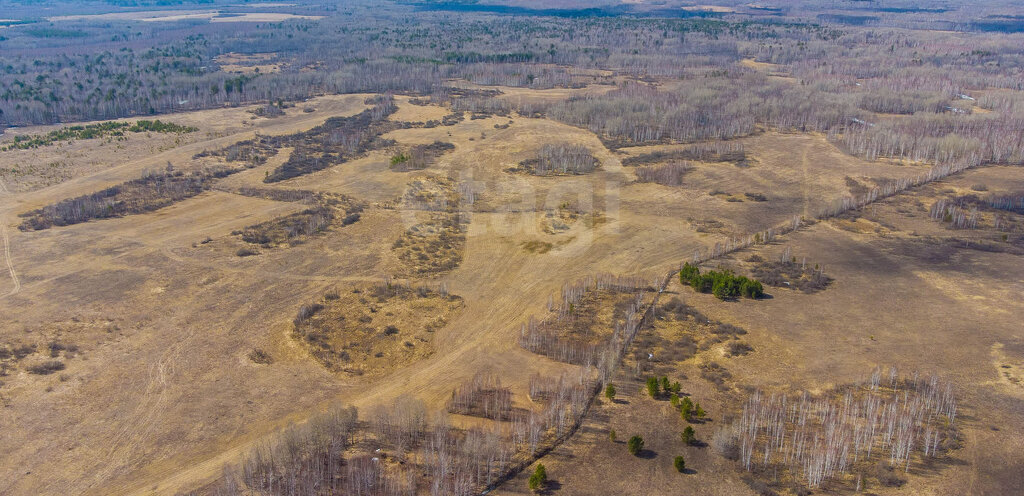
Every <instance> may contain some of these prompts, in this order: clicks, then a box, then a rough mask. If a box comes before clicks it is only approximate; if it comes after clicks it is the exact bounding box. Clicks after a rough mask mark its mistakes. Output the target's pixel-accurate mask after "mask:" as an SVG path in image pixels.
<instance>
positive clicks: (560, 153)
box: [519, 143, 598, 176]
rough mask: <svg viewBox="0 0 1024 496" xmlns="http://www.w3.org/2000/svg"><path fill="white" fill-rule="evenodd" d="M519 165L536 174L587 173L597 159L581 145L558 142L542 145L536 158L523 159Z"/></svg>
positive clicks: (593, 166)
mask: <svg viewBox="0 0 1024 496" xmlns="http://www.w3.org/2000/svg"><path fill="white" fill-rule="evenodd" d="M519 166H520V168H521V169H522V170H525V171H527V172H529V173H530V174H534V175H538V176H547V175H571V174H587V173H589V172H593V171H594V169H596V168H597V166H598V161H597V159H596V158H594V156H593V155H591V154H590V150H589V149H587V147H585V146H583V145H573V144H569V143H560V144H555V145H552V144H547V145H544V146H542V147H541V148H540V151H539V152H538V153H537V158H535V159H530V160H524V161H522V162H520V164H519Z"/></svg>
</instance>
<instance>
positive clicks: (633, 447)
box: [626, 436, 644, 456]
mask: <svg viewBox="0 0 1024 496" xmlns="http://www.w3.org/2000/svg"><path fill="white" fill-rule="evenodd" d="M626 449H627V450H629V454H631V455H633V456H637V455H638V454H640V452H641V451H643V449H644V438H642V437H640V436H633V437H631V438H629V441H627V442H626Z"/></svg>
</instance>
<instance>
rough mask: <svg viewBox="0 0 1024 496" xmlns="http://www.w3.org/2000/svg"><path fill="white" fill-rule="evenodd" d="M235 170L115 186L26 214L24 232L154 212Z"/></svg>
mask: <svg viewBox="0 0 1024 496" xmlns="http://www.w3.org/2000/svg"><path fill="white" fill-rule="evenodd" d="M232 172H235V171H233V170H229V169H216V170H210V171H202V172H191V173H188V174H186V173H183V172H181V171H168V172H165V173H157V174H149V175H146V176H144V177H142V178H139V179H133V180H131V181H128V182H125V183H122V184H119V185H117V186H112V187H109V188H106V189H104V190H101V191H98V192H96V193H92V194H88V195H83V196H79V197H76V198H70V199H67V200H62V201H60V202H58V203H54V204H52V205H48V206H46V207H43V208H41V209H38V210H33V211H31V212H27V213H24V214H22V215H21V216H22V217H25V218H26V219H25V221H24V222H22V223H21V225H20V226H19V228H20V229H21V230H22V231H31V230H40V229H48V228H50V227H53V226H66V225H70V224H78V223H81V222H86V221H88V220H90V219H105V218H110V217H122V216H125V215H130V214H140V213H145V212H151V211H153V210H157V209H160V208H163V207H166V206H168V205H171V204H173V203H176V202H179V201H181V200H184V199H186V198H190V197H193V196H195V195H198V194H199V193H201V192H203V191H205V190H206V189H207V188H208V187H209V185H210V183H211V181H212V180H213V179H216V178H221V177H225V176H227V175H229V174H231V173H232Z"/></svg>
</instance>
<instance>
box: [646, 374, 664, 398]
mask: <svg viewBox="0 0 1024 496" xmlns="http://www.w3.org/2000/svg"><path fill="white" fill-rule="evenodd" d="M660 391H661V383H660V382H659V381H658V378H657V377H648V378H647V394H649V395H651V398H657V397H658V394H659V393H660Z"/></svg>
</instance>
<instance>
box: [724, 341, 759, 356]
mask: <svg viewBox="0 0 1024 496" xmlns="http://www.w3.org/2000/svg"><path fill="white" fill-rule="evenodd" d="M725 350H726V353H728V354H729V356H742V355H746V354H747V353H750V352H751V351H754V347H753V346H750V345H749V344H747V343H744V342H742V341H730V342H729V344H728V345H726V347H725Z"/></svg>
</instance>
